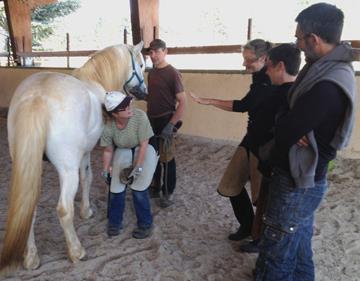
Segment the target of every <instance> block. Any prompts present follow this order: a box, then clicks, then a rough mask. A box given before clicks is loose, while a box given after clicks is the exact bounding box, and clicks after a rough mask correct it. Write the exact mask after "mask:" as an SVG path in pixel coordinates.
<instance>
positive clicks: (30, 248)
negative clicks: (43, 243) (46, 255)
mask: <svg viewBox="0 0 360 281" xmlns="http://www.w3.org/2000/svg"><path fill="white" fill-rule="evenodd" d="M35 218H36V209H35V211H34V216H33V219H32V223H31V228H30V233H29V238H28V241H27V245H26V249H25V253H24V267H25V268H26V269H36V268H38V267H39V266H40V258H39V255H38V251H37V248H36V244H35V234H34V224H35Z"/></svg>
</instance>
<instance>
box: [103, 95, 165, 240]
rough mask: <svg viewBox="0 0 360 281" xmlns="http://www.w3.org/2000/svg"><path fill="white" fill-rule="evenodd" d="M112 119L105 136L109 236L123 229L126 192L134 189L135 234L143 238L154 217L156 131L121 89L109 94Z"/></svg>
mask: <svg viewBox="0 0 360 281" xmlns="http://www.w3.org/2000/svg"><path fill="white" fill-rule="evenodd" d="M105 109H106V112H107V113H108V116H109V118H108V121H107V122H106V124H105V128H104V131H103V134H102V137H101V141H100V145H101V146H103V147H105V148H104V152H103V173H102V175H103V177H104V178H105V179H109V178H110V175H111V181H110V182H109V183H110V199H109V203H108V204H109V206H108V208H109V209H108V212H109V213H108V217H109V221H108V226H107V233H108V235H109V236H116V235H118V234H119V233H120V231H121V229H122V222H123V213H124V209H125V192H126V188H127V187H129V188H130V189H131V190H132V197H133V204H134V208H135V213H136V218H137V227H136V228H135V230H134V231H133V233H132V236H133V237H134V238H137V239H143V238H146V237H148V236H150V235H151V230H152V224H153V217H152V213H151V207H150V200H149V194H148V186H149V185H150V183H151V179H152V177H153V174H154V172H155V168H156V164H157V161H158V156H157V155H156V152H155V150H154V148H153V147H152V146H151V145H149V138H150V137H152V136H153V135H154V133H153V131H152V129H151V126H150V122H149V120H148V118H147V116H146V113H145V112H144V111H142V110H140V109H137V108H133V107H132V98H131V97H130V96H126V95H125V94H123V93H121V92H116V91H113V92H108V93H107V94H106V96H105Z"/></svg>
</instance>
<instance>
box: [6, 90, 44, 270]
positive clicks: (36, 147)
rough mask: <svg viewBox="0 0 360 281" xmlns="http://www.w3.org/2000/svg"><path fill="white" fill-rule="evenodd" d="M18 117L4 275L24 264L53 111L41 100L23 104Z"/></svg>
mask: <svg viewBox="0 0 360 281" xmlns="http://www.w3.org/2000/svg"><path fill="white" fill-rule="evenodd" d="M14 114H15V115H14V116H13V117H14V118H13V120H14V123H13V124H11V125H12V126H14V127H13V129H14V136H13V138H12V142H14V143H13V146H12V151H11V152H12V153H11V155H12V175H11V189H10V194H9V198H8V200H9V201H8V202H9V205H8V206H9V207H8V217H7V222H6V227H5V230H6V233H5V239H4V244H3V249H2V252H1V259H0V272H1V273H3V274H6V273H7V272H11V271H13V270H14V269H16V268H17V267H18V266H19V265H20V264H21V262H22V260H23V255H24V252H25V248H26V244H27V239H28V236H29V233H30V228H31V224H32V218H33V215H34V210H35V208H36V204H37V201H38V198H39V194H40V187H41V173H42V157H43V153H44V150H45V145H46V133H47V130H48V123H49V109H48V108H47V104H46V101H45V100H44V99H43V98H41V97H40V96H37V97H35V98H33V99H31V100H27V101H24V102H22V103H21V104H19V105H18V108H17V109H16V112H14Z"/></svg>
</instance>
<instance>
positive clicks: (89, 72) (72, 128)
mask: <svg viewBox="0 0 360 281" xmlns="http://www.w3.org/2000/svg"><path fill="white" fill-rule="evenodd" d="M142 47H143V42H141V43H139V44H138V45H136V46H129V45H116V46H112V47H108V48H106V49H104V50H102V51H99V52H97V53H95V54H94V55H93V56H92V57H91V58H90V59H89V60H88V61H87V62H86V63H85V64H84V65H83V66H82V67H81V68H79V69H76V70H74V72H73V73H72V75H66V74H61V73H55V72H40V73H36V74H34V75H31V76H29V77H28V78H26V79H25V80H24V81H23V82H22V83H21V84H20V85H19V86H18V87H17V89H16V91H15V93H14V96H13V98H12V100H11V103H10V107H9V113H8V124H7V125H8V138H9V148H10V155H11V158H12V175H11V190H10V196H9V211H8V218H7V223H6V233H5V240H4V244H3V249H2V253H1V260H0V271H2V272H7V271H9V270H10V271H11V270H12V269H14V268H16V267H18V266H19V265H20V263H21V262H22V261H24V266H25V268H27V269H35V268H37V267H38V266H39V265H40V259H39V256H38V253H37V248H36V245H35V237H34V221H35V216H36V205H37V202H38V199H39V193H40V188H41V173H42V159H43V155H44V154H46V156H47V157H48V159H49V160H50V161H51V163H52V164H53V165H54V166H55V167H56V170H57V172H58V173H59V178H60V190H61V193H60V198H59V202H58V205H57V213H58V217H59V219H60V223H61V226H62V227H63V230H64V233H65V238H66V243H67V247H68V255H69V258H70V260H71V261H72V262H77V261H79V260H81V259H82V258H83V257H84V256H85V254H86V252H85V249H84V248H83V247H82V245H81V243H80V241H79V238H78V237H77V235H76V232H75V229H74V225H73V217H74V197H75V194H76V192H77V189H78V185H79V181H80V185H81V188H82V201H81V207H80V215H81V217H82V218H89V217H91V215H92V213H93V212H92V210H91V208H90V202H89V190H90V184H91V182H92V171H91V167H90V152H91V150H92V149H93V148H94V146H95V145H96V142H97V141H98V139H99V138H100V135H101V133H102V129H103V120H102V104H103V101H104V97H105V93H106V92H107V91H111V90H125V91H126V92H131V91H132V90H134V89H136V91H137V92H140V93H141V94H144V93H145V92H146V86H145V84H144V76H143V72H144V69H145V66H144V59H143V56H142V54H141V49H142ZM79 171H80V173H79ZM23 259H24V260H23Z"/></svg>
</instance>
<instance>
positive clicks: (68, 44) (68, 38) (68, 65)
mask: <svg viewBox="0 0 360 281" xmlns="http://www.w3.org/2000/svg"><path fill="white" fill-rule="evenodd" d="M66 51H67V52H69V51H70V35H69V33H66ZM66 66H67V68H70V57H69V55H67V56H66Z"/></svg>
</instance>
